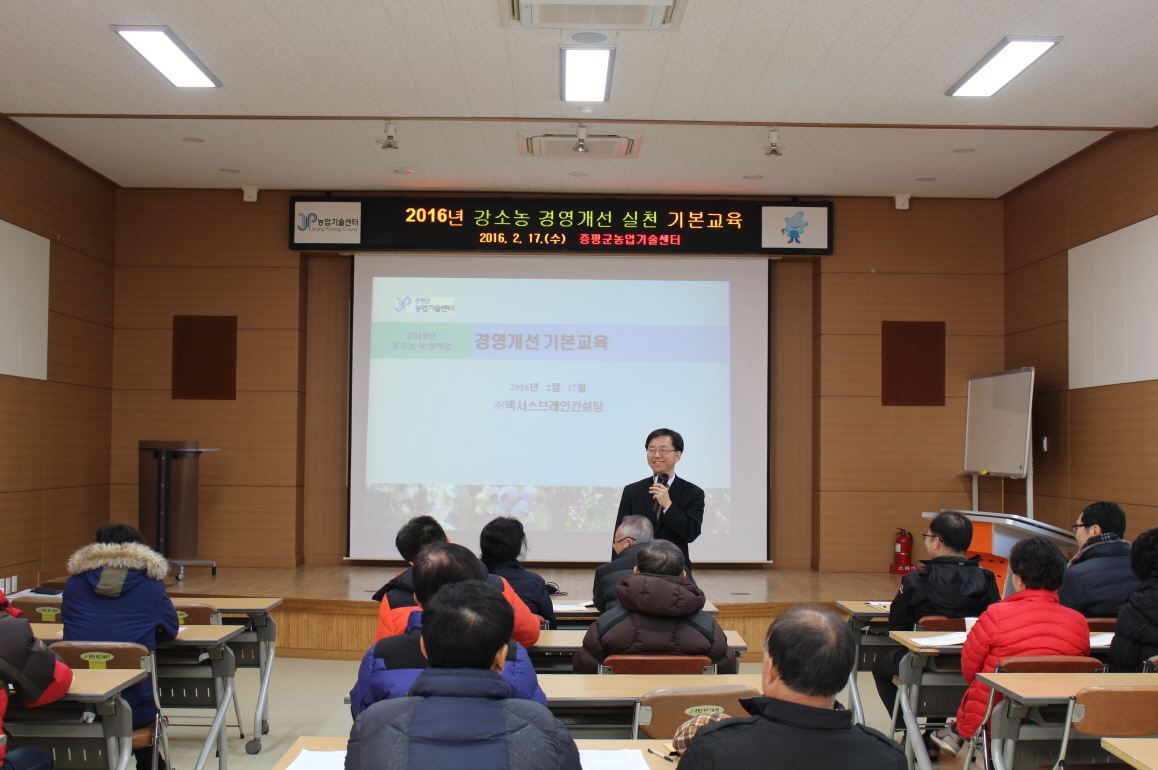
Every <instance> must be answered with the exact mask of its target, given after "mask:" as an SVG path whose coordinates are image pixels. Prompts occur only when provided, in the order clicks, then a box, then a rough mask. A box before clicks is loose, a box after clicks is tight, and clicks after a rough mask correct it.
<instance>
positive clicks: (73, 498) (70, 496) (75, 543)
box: [42, 484, 109, 568]
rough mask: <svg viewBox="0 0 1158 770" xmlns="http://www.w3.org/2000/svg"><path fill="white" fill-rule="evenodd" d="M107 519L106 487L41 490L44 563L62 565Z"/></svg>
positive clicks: (104, 485)
mask: <svg viewBox="0 0 1158 770" xmlns="http://www.w3.org/2000/svg"><path fill="white" fill-rule="evenodd" d="M108 520H109V487H108V484H101V485H98V486H91V487H66V488H62V489H48V490H45V492H44V531H43V533H42V538H43V543H44V545H43V549H44V563H45V567H46V568H48V567H49V566H50V565H59V566H64V564H65V563H66V562H67V561H68V557H69V556H71V555H72V554H73V552H74V551H76V550H77V549H78V548H80V547H81V546H84V545H87V544H89V543H91V542H92V541H93V535H94V534H95V533H96V530H97V528H98V527H100V526H101V525H103V524H107V523H108Z"/></svg>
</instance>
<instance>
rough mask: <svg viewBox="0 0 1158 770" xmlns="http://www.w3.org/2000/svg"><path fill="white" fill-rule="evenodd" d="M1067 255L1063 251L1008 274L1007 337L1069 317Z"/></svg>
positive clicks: (1006, 280)
mask: <svg viewBox="0 0 1158 770" xmlns="http://www.w3.org/2000/svg"><path fill="white" fill-rule="evenodd" d="M1068 254H1069V252H1065V251H1063V252H1061V253H1059V254H1054V255H1053V256H1050V257H1047V258H1045V259H1042V260H1038V261H1037V262H1034V263H1033V264H1031V265H1026V266H1025V267H1022V268H1018V269H1017V270H1013V271H1011V272H1009V273H1008V274H1006V276H1005V286H1006V290H1007V291H1008V294H1007V295H1006V297H1005V333H1006V334H1015V333H1017V332H1022V331H1026V330H1027V329H1035V328H1037V327H1039V326H1045V325H1046V324H1052V323H1057V322H1059V321H1065V320H1066V319H1067V318H1069V288H1068V281H1069V270H1068V269H1067V255H1068Z"/></svg>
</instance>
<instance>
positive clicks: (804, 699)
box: [680, 604, 906, 770]
mask: <svg viewBox="0 0 1158 770" xmlns="http://www.w3.org/2000/svg"><path fill="white" fill-rule="evenodd" d="M855 663H856V643H855V641H854V639H853V635H852V631H851V630H849V627H848V625H846V624H845V622H844V621H843V620H841V619H840V617H838V616H837V614H836V613H835V612H833V611H832V610H829V609H826V608H824V607H821V606H819V605H816V604H811V605H809V604H801V605H797V606H795V607H790V608H789V609H787V610H785V611H784V612H782V613H780V615H778V616H777V618H776V621H775V622H774V623H772V625H771V626H770V627H769V628H768V635H767V637H766V638H765V639H764V671H763V690H764V695H763V697H759V698H745V699H741V701H740V705H741V706H743V707H744V709H745V710H746V711H747V712H748V714H750V715H751V716H747V717H736V718H733V719H721V720H720V721H718V722H713V723H711V724H707V725H704V726H702V727H700V728H699V729H698V730H697V732H696V734H695V736H694V737H693V738H692V739H691V742H690V743H689V744H688V746H687V748H686V749H685V750H684V752H683V756H682V758H681V759H680V770H734V768H738V767H761V768H768V769H769V770H776V769H777V768H785V770H787V769H788V768H792V769H793V770H795V768H799V767H807V768H809V770H845V768H850V767H855V768H857V770H903V768H905V767H906V761H905V752H904V751H903V750H902V749H901V747H900V745H899V744H897V743H896V742H895V741H891V740H889V739H888V738H887V737H885V736H884V735H882V734H881V733H879V732H877V731H876V730H874V729H872V728H871V727H865V726H864V725H858V724H856V722H855V721H854V720H853V716H852V712H851V711H848V710H847V709H845V708H844V707H842V706H841V705H840V704H839V703H837V702H836V694H837V693H838V692H840V691H841V689H843V688H844V686H845V683H847V682H848V675H849V674H850V673H851V672H852V670H853V666H854V665H855Z"/></svg>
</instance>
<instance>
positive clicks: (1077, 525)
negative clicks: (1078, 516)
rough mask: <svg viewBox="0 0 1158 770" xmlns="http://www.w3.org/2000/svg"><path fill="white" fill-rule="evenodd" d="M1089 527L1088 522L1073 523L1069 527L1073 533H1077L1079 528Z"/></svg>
mask: <svg viewBox="0 0 1158 770" xmlns="http://www.w3.org/2000/svg"><path fill="white" fill-rule="evenodd" d="M1089 528H1090V525H1089V524H1075V525H1073V526H1072V527H1070V529H1071V530H1072V531H1073V533H1074V534H1075V535H1076V534H1077V533H1078V530H1079V529H1089Z"/></svg>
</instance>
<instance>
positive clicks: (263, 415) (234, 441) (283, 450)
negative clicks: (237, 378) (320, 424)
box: [112, 390, 301, 487]
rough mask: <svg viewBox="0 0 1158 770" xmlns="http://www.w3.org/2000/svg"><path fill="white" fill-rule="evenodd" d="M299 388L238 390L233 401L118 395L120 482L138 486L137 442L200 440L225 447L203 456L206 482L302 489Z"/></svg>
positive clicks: (115, 476)
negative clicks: (298, 429) (298, 412)
mask: <svg viewBox="0 0 1158 770" xmlns="http://www.w3.org/2000/svg"><path fill="white" fill-rule="evenodd" d="M300 398H301V394H299V393H296V392H292V393H291V392H287V393H273V392H246V393H238V394H237V400H236V401H174V400H172V399H171V398H169V393H168V392H167V391H155V390H118V391H115V392H114V395H113V415H114V424H113V471H112V481H113V483H116V484H135V483H136V480H137V442H138V441H170V440H172V441H200V442H201V446H203V447H216V448H220V449H221V451H220V452H215V453H213V454H212V455H205V456H203V457H202V458H201V483H202V484H207V485H222V484H224V485H253V486H257V487H272V486H289V487H293V486H297V485H298V474H297V457H296V454H297V453H296V446H297V410H298V400H299V399H300Z"/></svg>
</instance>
